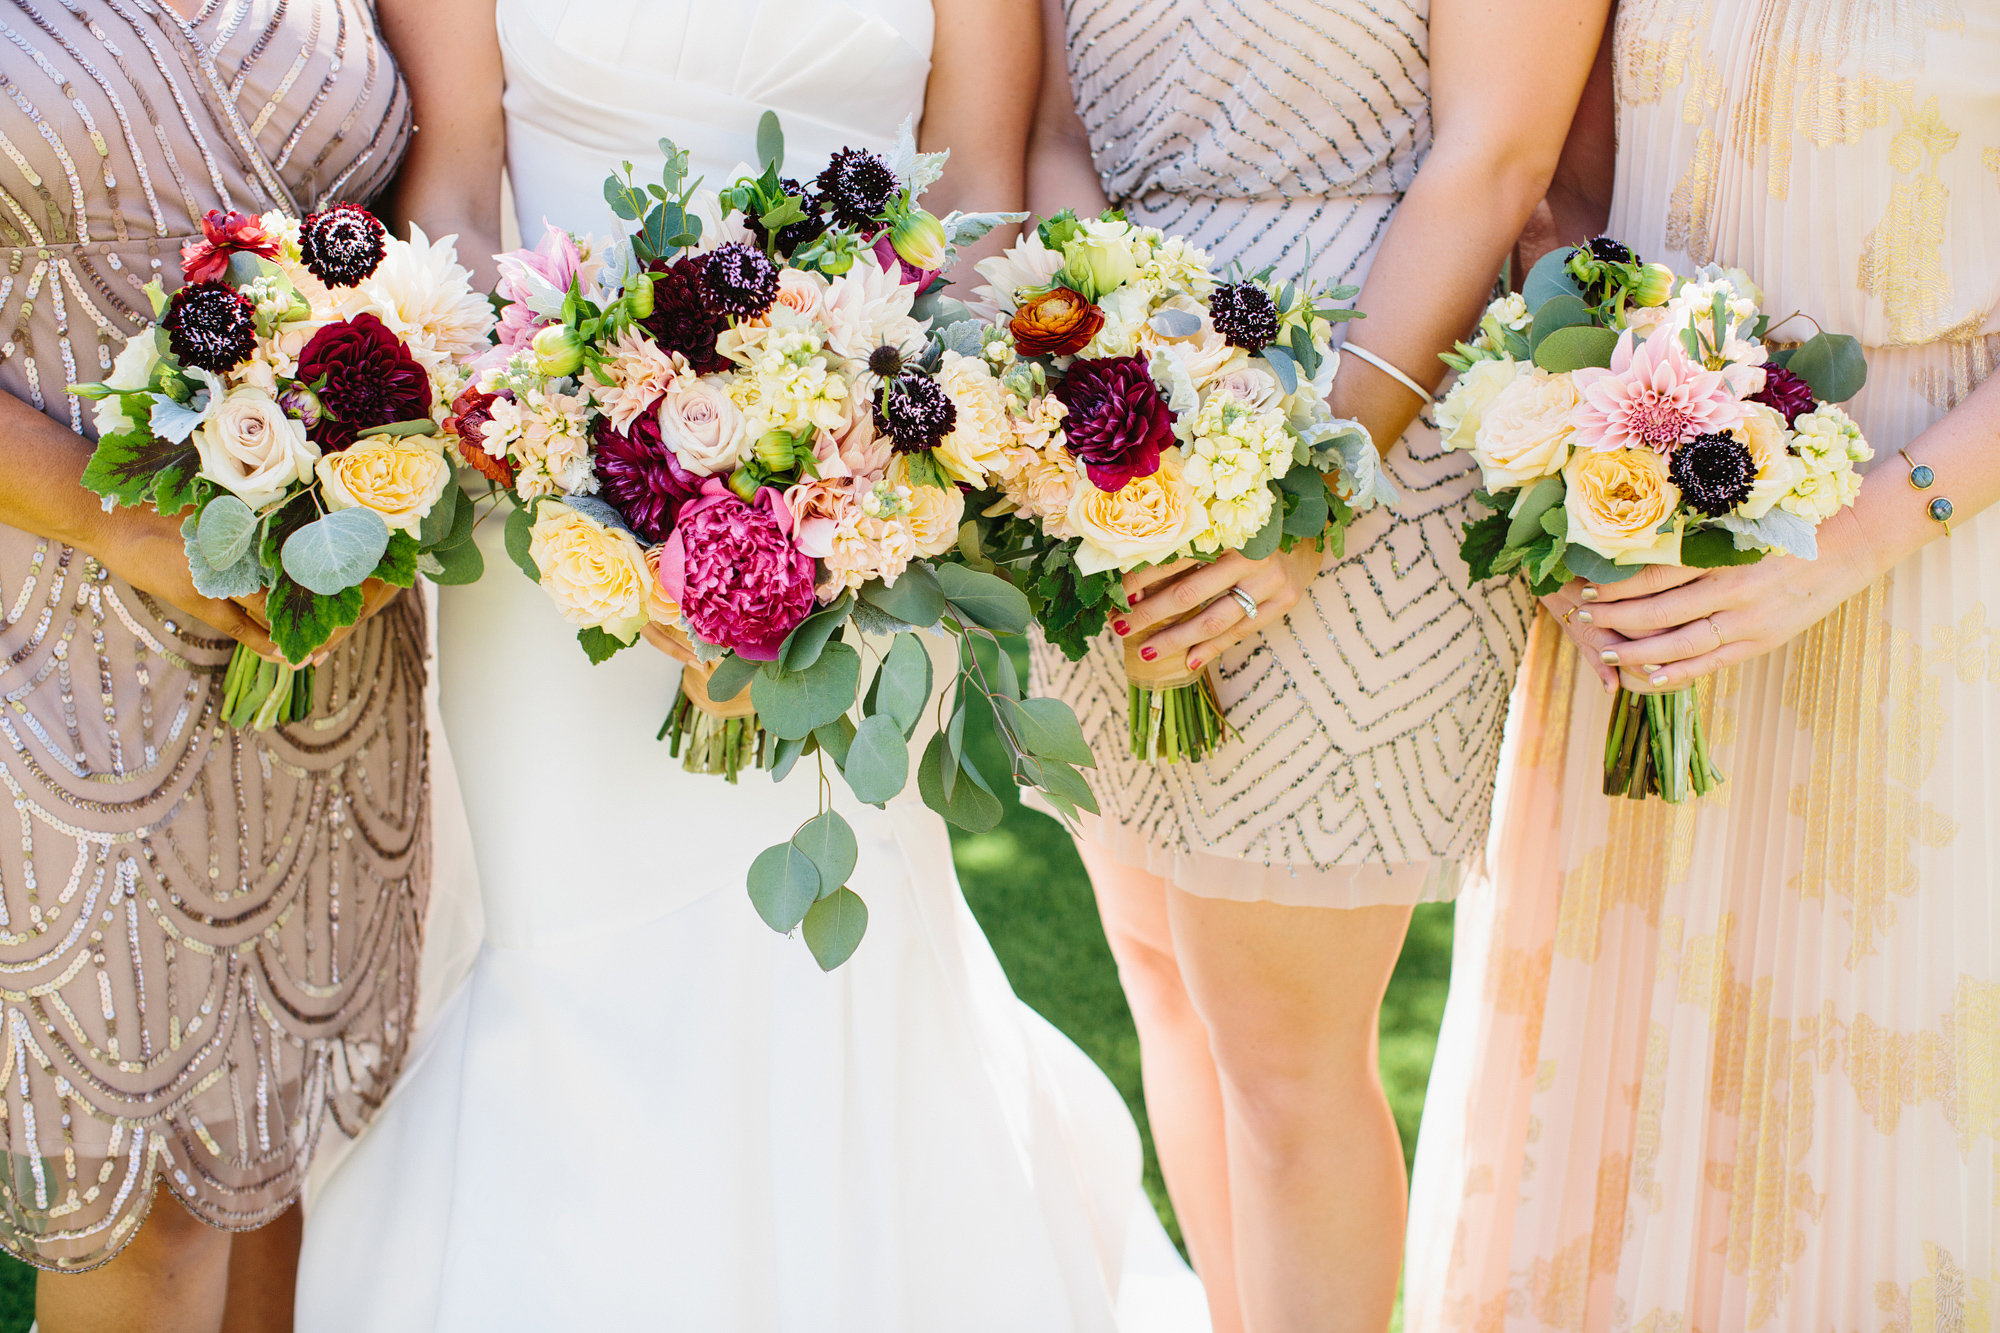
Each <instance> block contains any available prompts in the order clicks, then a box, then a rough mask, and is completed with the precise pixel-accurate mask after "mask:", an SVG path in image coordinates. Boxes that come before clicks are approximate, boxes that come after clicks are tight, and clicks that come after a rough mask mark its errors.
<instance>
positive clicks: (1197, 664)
mask: <svg viewBox="0 0 2000 1333" xmlns="http://www.w3.org/2000/svg"><path fill="white" fill-rule="evenodd" d="M1188 670H1189V671H1199V670H1201V659H1200V658H1199V657H1190V658H1189V659H1188Z"/></svg>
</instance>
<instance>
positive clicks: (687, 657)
mask: <svg viewBox="0 0 2000 1333" xmlns="http://www.w3.org/2000/svg"><path fill="white" fill-rule="evenodd" d="M639 632H640V633H641V634H643V635H645V636H646V642H647V643H650V644H652V645H653V646H654V647H655V648H658V649H659V650H660V651H661V652H663V653H665V654H666V655H667V656H668V657H671V658H673V659H674V661H676V662H679V663H680V664H681V665H683V666H691V667H698V666H700V665H701V659H700V658H699V657H696V656H695V655H694V646H693V645H692V644H690V643H689V642H688V639H687V635H685V634H683V633H681V632H680V631H679V630H677V629H675V628H674V627H673V626H671V625H656V624H654V623H652V622H651V621H648V622H647V623H646V627H645V628H644V629H642V630H640V631H639Z"/></svg>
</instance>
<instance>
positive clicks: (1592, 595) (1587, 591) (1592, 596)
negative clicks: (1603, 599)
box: [1577, 583, 1597, 602]
mask: <svg viewBox="0 0 2000 1333" xmlns="http://www.w3.org/2000/svg"><path fill="white" fill-rule="evenodd" d="M1577 596H1578V597H1579V598H1580V599H1582V600H1583V601H1586V602H1594V601H1596V600H1597V589H1595V588H1593V587H1591V586H1590V585H1589V584H1588V583H1586V584H1584V585H1583V591H1582V592H1580V593H1578V594H1577Z"/></svg>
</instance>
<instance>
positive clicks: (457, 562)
mask: <svg viewBox="0 0 2000 1333" xmlns="http://www.w3.org/2000/svg"><path fill="white" fill-rule="evenodd" d="M426 562H428V563H426ZM417 564H418V568H420V569H422V570H423V572H424V573H425V574H427V575H429V576H430V581H431V582H432V583H435V584H438V585H439V586H440V587H453V586H456V585H458V584H461V583H477V582H478V581H479V578H480V576H481V575H482V574H484V573H485V572H486V556H485V555H484V554H483V553H482V552H481V551H480V549H479V545H478V543H477V542H459V543H458V544H457V545H456V546H440V547H438V548H437V549H436V550H434V551H425V552H424V553H423V554H422V555H421V556H419V557H418V561H417Z"/></svg>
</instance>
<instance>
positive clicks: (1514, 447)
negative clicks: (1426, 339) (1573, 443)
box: [1472, 370, 1577, 491]
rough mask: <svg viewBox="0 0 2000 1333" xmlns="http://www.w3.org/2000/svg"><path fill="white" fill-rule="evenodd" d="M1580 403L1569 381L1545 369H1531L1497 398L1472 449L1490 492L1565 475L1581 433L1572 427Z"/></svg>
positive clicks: (1566, 377) (1567, 377)
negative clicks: (1574, 438)
mask: <svg viewBox="0 0 2000 1333" xmlns="http://www.w3.org/2000/svg"><path fill="white" fill-rule="evenodd" d="M1576 404H1577V396H1576V385H1575V383H1574V382H1572V381H1571V379H1570V377H1569V376H1567V375H1551V374H1549V373H1548V372H1547V371H1545V370H1535V371H1531V372H1529V373H1528V374H1526V375H1523V376H1521V377H1520V378H1518V379H1516V380H1514V381H1513V382H1512V383H1510V384H1508V385H1507V386H1506V387H1505V388H1503V389H1501V390H1500V392H1499V393H1497V394H1495V395H1494V397H1493V401H1492V402H1491V403H1490V404H1489V405H1488V406H1487V408H1486V413H1485V416H1484V418H1483V419H1482V420H1481V421H1480V424H1479V432H1478V437H1477V439H1476V441H1475V442H1474V444H1473V446H1472V456H1473V458H1474V459H1475V460H1476V461H1477V462H1478V463H1479V473H1480V477H1481V479H1482V480H1483V481H1484V482H1485V485H1486V489H1487V490H1489V491H1502V490H1507V489H1510V488H1512V487H1515V486H1525V485H1527V484H1528V483H1529V482H1531V481H1535V480H1537V479H1538V478H1541V477H1550V476H1554V475H1555V474H1556V473H1558V472H1560V471H1562V468H1563V464H1564V463H1567V462H1568V461H1569V444H1570V437H1571V436H1572V435H1574V434H1575V433H1576V431H1575V428H1574V427H1573V426H1572V425H1571V424H1570V414H1571V413H1572V412H1574V411H1575V410H1576Z"/></svg>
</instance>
